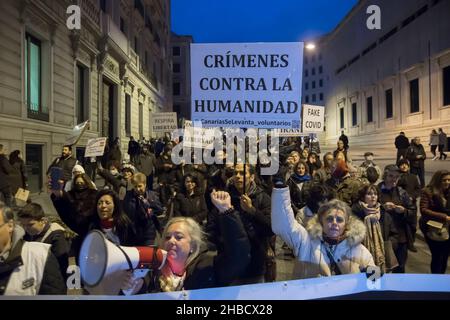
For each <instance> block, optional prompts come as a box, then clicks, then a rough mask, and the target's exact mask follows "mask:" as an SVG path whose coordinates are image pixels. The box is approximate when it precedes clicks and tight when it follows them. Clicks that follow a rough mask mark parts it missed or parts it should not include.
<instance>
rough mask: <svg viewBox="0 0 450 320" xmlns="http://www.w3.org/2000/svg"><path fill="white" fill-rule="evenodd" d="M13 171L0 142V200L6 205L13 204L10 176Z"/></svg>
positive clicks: (14, 170)
mask: <svg viewBox="0 0 450 320" xmlns="http://www.w3.org/2000/svg"><path fill="white" fill-rule="evenodd" d="M15 173H16V169H15V168H14V167H13V166H12V165H11V164H10V163H9V161H8V158H6V156H5V150H4V147H3V145H2V144H0V201H2V200H3V201H5V203H6V205H7V206H12V205H13V204H14V198H13V194H12V190H11V182H10V176H13V175H14V174H15Z"/></svg>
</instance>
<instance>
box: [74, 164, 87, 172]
mask: <svg viewBox="0 0 450 320" xmlns="http://www.w3.org/2000/svg"><path fill="white" fill-rule="evenodd" d="M75 172H81V173H85V171H84V168H83V167H82V166H80V165H79V164H76V165H74V166H73V169H72V174H74V173H75Z"/></svg>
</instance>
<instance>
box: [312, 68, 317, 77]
mask: <svg viewBox="0 0 450 320" xmlns="http://www.w3.org/2000/svg"><path fill="white" fill-rule="evenodd" d="M311 74H312V75H313V76H315V75H316V68H312V70H311Z"/></svg>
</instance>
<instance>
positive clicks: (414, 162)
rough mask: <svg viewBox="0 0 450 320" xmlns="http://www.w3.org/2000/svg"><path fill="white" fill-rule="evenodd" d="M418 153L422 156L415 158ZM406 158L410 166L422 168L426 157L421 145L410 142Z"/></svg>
mask: <svg viewBox="0 0 450 320" xmlns="http://www.w3.org/2000/svg"><path fill="white" fill-rule="evenodd" d="M419 155H421V156H423V158H421V159H417V156H419ZM406 158H407V159H408V160H409V163H410V164H411V168H422V169H423V168H424V166H425V159H426V158H427V155H426V153H425V149H424V148H423V145H421V144H419V145H415V144H414V143H413V144H411V146H410V147H409V148H408V151H407V152H406Z"/></svg>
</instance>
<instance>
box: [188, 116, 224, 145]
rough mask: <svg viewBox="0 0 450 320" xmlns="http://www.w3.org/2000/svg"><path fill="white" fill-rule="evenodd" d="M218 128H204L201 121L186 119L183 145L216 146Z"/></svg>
mask: <svg viewBox="0 0 450 320" xmlns="http://www.w3.org/2000/svg"><path fill="white" fill-rule="evenodd" d="M216 129H218V128H215V129H214V128H203V127H202V126H201V123H200V122H197V123H195V126H194V124H193V123H192V121H191V120H184V135H183V146H184V147H188V148H205V149H212V148H213V147H214V144H213V143H214V134H215V130H216Z"/></svg>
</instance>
